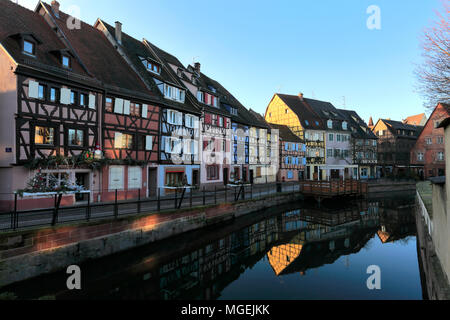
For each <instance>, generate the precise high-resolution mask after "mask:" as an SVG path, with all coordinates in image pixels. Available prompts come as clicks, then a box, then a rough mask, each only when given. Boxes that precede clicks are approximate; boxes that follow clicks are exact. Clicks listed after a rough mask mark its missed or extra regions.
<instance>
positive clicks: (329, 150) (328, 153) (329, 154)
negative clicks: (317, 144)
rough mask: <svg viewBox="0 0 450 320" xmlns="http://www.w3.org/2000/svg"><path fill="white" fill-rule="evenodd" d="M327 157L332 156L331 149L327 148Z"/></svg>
mask: <svg viewBox="0 0 450 320" xmlns="http://www.w3.org/2000/svg"><path fill="white" fill-rule="evenodd" d="M327 157H328V158H332V157H333V149H327Z"/></svg>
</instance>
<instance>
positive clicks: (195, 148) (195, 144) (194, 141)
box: [192, 140, 198, 156]
mask: <svg viewBox="0 0 450 320" xmlns="http://www.w3.org/2000/svg"><path fill="white" fill-rule="evenodd" d="M192 141H193V143H194V154H195V155H196V156H198V141H197V140H192Z"/></svg>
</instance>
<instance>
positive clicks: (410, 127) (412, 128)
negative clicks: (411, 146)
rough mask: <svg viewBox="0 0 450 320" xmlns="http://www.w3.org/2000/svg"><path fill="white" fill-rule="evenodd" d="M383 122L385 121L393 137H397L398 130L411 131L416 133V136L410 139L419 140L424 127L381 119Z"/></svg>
mask: <svg viewBox="0 0 450 320" xmlns="http://www.w3.org/2000/svg"><path fill="white" fill-rule="evenodd" d="M380 120H381V121H383V122H384V123H385V124H386V125H387V127H388V128H389V130H390V131H391V132H392V134H393V135H395V136H397V135H398V134H397V130H409V131H414V132H415V134H414V136H413V137H409V138H417V137H418V136H419V135H420V134H421V133H422V130H423V128H424V127H423V126H413V125H410V124H404V123H402V122H400V121H395V120H387V119H380Z"/></svg>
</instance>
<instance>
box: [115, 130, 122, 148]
mask: <svg viewBox="0 0 450 320" xmlns="http://www.w3.org/2000/svg"><path fill="white" fill-rule="evenodd" d="M122 147H123V142H122V133H120V132H116V133H115V134H114V148H116V149H120V148H122Z"/></svg>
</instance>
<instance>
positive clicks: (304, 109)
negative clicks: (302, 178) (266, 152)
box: [265, 94, 326, 180]
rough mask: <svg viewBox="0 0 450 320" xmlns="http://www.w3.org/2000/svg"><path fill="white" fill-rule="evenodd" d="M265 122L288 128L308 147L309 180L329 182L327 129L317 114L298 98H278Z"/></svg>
mask: <svg viewBox="0 0 450 320" xmlns="http://www.w3.org/2000/svg"><path fill="white" fill-rule="evenodd" d="M265 119H266V121H267V122H268V123H273V124H280V125H286V126H288V127H289V128H290V129H291V130H292V132H294V133H295V134H296V135H297V136H298V137H299V138H300V139H302V140H303V141H304V142H305V144H306V161H307V163H306V179H307V180H325V179H326V170H325V168H324V167H325V165H326V158H325V130H326V129H325V125H324V123H323V121H322V119H321V118H320V117H319V116H318V115H317V114H316V113H315V112H314V110H313V109H312V108H311V107H310V106H309V105H308V104H307V103H305V98H304V97H303V94H299V95H298V96H294V95H285V94H275V95H274V97H273V98H272V100H271V101H270V103H269V105H268V107H267V110H266V114H265Z"/></svg>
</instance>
